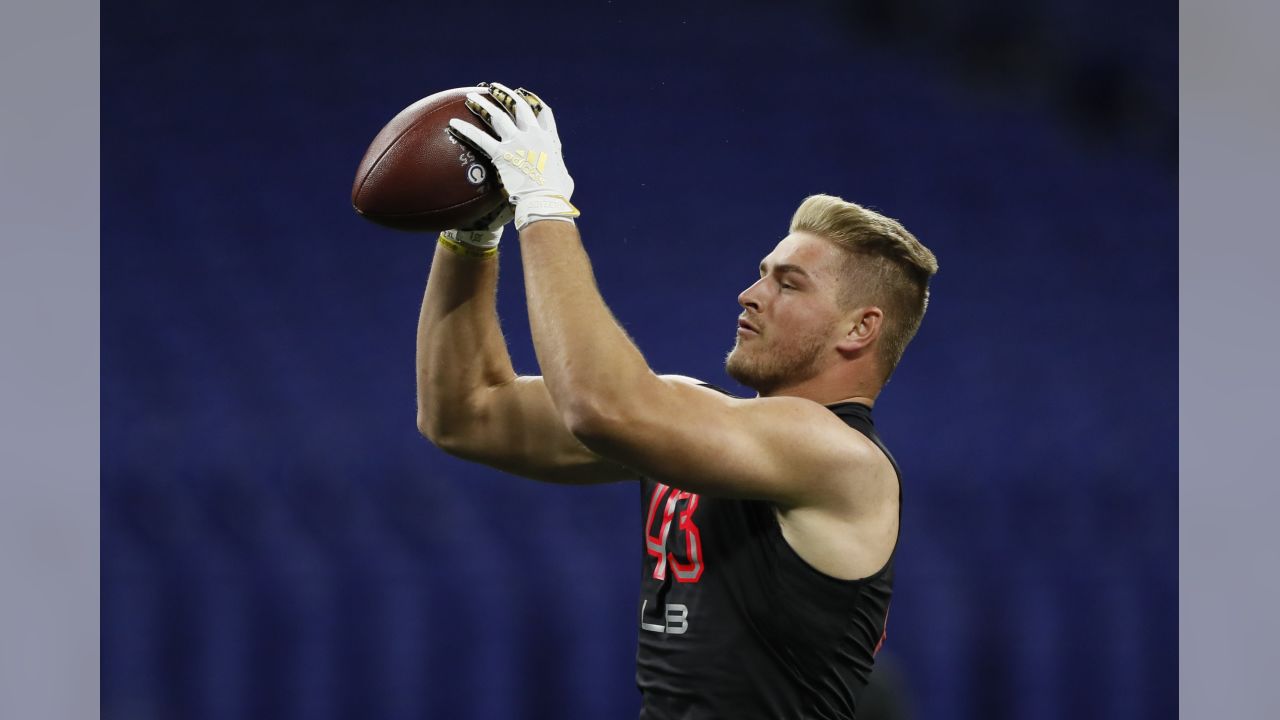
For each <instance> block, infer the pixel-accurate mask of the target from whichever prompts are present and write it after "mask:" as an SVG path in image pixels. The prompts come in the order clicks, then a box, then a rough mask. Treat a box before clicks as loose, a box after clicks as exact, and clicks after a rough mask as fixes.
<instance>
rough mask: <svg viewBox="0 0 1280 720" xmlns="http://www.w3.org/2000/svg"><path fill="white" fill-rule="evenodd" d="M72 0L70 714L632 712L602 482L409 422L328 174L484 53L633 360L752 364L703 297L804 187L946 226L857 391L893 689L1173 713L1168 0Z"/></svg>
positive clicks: (1077, 711)
mask: <svg viewBox="0 0 1280 720" xmlns="http://www.w3.org/2000/svg"><path fill="white" fill-rule="evenodd" d="M104 10H105V11H104V13H103V30H102V32H103V35H102V61H103V71H102V83H103V85H102V139H103V147H102V181H103V182H102V207H103V210H102V291H103V295H102V404H103V429H102V490H103V495H102V498H103V500H102V502H103V518H102V520H103V523H102V532H103V537H102V540H103V543H102V569H103V588H102V661H103V668H102V673H103V675H102V680H103V685H102V700H103V716H104V717H105V718H122V719H123V718H130V719H134V718H139V719H149V718H157V719H159V718H166V719H167V718H210V719H215V718H216V719H223V718H227V719H230V718H258V717H262V718H268V717H269V718H307V719H317V720H323V719H325V718H348V717H352V718H354V717H360V718H514V717H519V718H553V717H554V718H560V717H575V718H577V717H582V718H618V717H633V716H634V715H635V713H636V710H637V708H638V694H637V693H636V690H635V688H634V683H633V676H634V667H633V661H634V644H635V633H636V628H635V622H636V607H635V602H636V600H635V593H636V589H637V562H638V556H639V552H640V542H641V541H640V518H639V517H638V505H639V503H638V500H637V498H636V493H637V490H636V488H635V487H634V486H633V485H629V484H627V485H617V486H610V487H602V488H562V487H557V486H550V485H542V484H537V483H533V482H530V481H526V480H522V479H518V478H514V477H511V476H507V475H503V474H500V473H497V472H495V471H491V470H487V469H485V468H482V467H479V466H474V465H469V464H466V463H463V462H461V461H457V460H454V459H451V458H448V457H447V456H445V455H443V454H442V453H440V452H439V451H437V450H435V449H434V448H432V447H431V446H430V445H428V444H427V443H426V442H425V441H424V440H422V439H421V438H420V437H419V436H418V435H417V432H416V430H415V428H414V396H413V380H414V379H413V336H414V330H415V326H416V321H417V309H418V304H419V302H420V300H421V293H422V287H423V282H424V281H425V278H426V273H427V270H428V267H429V258H430V255H431V252H432V249H433V238H432V237H430V236H418V235H413V234H407V233H396V232H392V231H388V230H385V229H382V228H379V227H376V226H373V225H371V224H369V223H367V222H365V221H363V220H361V219H360V218H359V217H358V216H356V215H355V213H354V212H352V211H351V209H350V204H349V193H350V186H351V181H352V178H353V174H354V171H355V167H356V164H357V163H358V162H359V160H360V157H361V155H362V154H363V152H364V149H365V146H366V145H367V143H368V141H369V140H370V139H371V138H372V137H373V135H374V134H375V133H376V132H377V131H378V129H379V128H380V127H381V126H382V124H383V123H385V122H386V121H387V120H388V119H390V117H391V116H392V115H394V114H395V113H396V112H397V111H398V110H400V109H401V108H402V107H403V106H405V105H407V104H409V103H410V102H412V101H413V100H416V99H417V98H419V97H421V96H424V95H427V94H430V93H432V92H435V91H437V90H441V89H445V88H449V87H456V86H461V85H469V84H472V83H475V82H478V81H481V80H499V81H502V82H506V83H508V84H511V85H522V86H525V87H529V88H531V89H534V90H536V91H537V92H538V93H539V94H540V95H541V96H542V97H543V98H545V99H546V100H547V101H548V102H549V103H550V104H551V105H552V106H553V107H554V108H555V109H556V113H557V118H558V120H559V124H560V130H561V136H562V139H563V141H564V144H565V153H566V161H567V163H568V166H569V168H570V171H571V172H572V173H573V175H574V177H575V179H576V181H577V187H578V190H577V192H576V193H575V196H574V200H575V203H576V204H577V205H578V206H579V207H581V208H582V209H583V217H582V219H581V222H580V223H579V227H580V228H581V229H582V232H583V235H584V239H585V242H586V244H587V248H588V250H589V252H590V253H591V256H592V259H593V262H594V263H595V269H596V274H597V278H598V279H599V282H600V285H601V288H602V291H603V293H604V296H605V299H606V301H607V302H608V303H609V304H610V306H611V308H612V309H613V311H614V312H615V314H616V315H617V316H618V318H619V319H620V321H621V322H622V323H623V324H624V325H625V327H626V329H627V331H628V332H629V333H631V334H632V336H633V337H634V338H635V339H636V341H637V343H638V345H639V346H640V348H641V349H642V350H643V351H644V352H645V354H646V357H647V358H648V359H649V361H650V364H651V366H652V367H653V368H654V369H655V370H657V371H659V372H675V373H682V374H688V375H694V376H698V377H701V378H703V379H706V380H708V381H711V382H716V383H720V384H724V385H726V386H728V387H730V388H731V389H736V390H738V391H739V392H742V393H744V394H745V393H746V391H745V390H743V389H741V388H736V387H735V386H734V385H733V383H732V382H731V381H729V380H728V379H727V378H725V377H724V375H723V370H722V360H723V355H724V353H725V352H726V351H727V350H728V348H729V347H730V345H731V344H732V342H733V332H734V329H735V320H734V318H735V316H736V313H737V305H736V301H735V297H736V295H737V293H738V292H739V291H740V290H741V289H742V288H744V287H745V286H746V285H747V284H748V283H749V282H751V280H752V278H753V276H754V275H755V272H756V270H755V266H756V264H757V262H758V261H759V258H760V257H761V256H762V255H764V254H765V253H767V252H768V250H769V249H770V248H771V247H772V246H773V244H774V243H775V242H776V241H777V240H778V239H779V238H780V237H781V236H782V235H783V234H785V231H786V223H787V221H788V219H789V217H790V214H791V212H792V210H793V209H794V207H795V206H796V205H797V204H798V203H799V201H800V200H801V199H802V198H803V197H804V196H805V195H808V194H811V193H814V192H828V193H833V194H838V195H841V196H843V197H845V198H847V199H851V200H856V201H858V202H861V203H864V204H868V205H871V206H873V207H876V208H877V209H880V210H881V211H883V212H885V213H887V214H890V215H893V216H895V217H898V218H900V219H901V220H903V222H904V223H905V224H906V225H907V227H908V228H910V229H911V230H912V231H913V232H914V233H915V234H916V235H917V236H918V237H920V238H921V240H922V241H923V242H924V243H925V244H926V245H928V246H929V247H930V248H931V249H933V250H934V251H935V253H937V255H938V258H939V261H940V264H941V271H940V273H939V275H938V276H937V278H936V280H935V283H934V285H933V292H932V304H931V307H930V310H929V313H928V315H927V317H926V318H925V322H924V325H923V327H922V329H921V332H920V334H919V336H918V337H917V339H916V340H915V341H914V343H913V344H912V346H911V347H910V349H909V350H908V352H907V354H906V356H905V359H904V361H903V363H902V365H901V366H900V368H899V370H898V372H897V373H896V374H895V376H894V379H893V381H892V382H891V383H890V385H889V386H888V388H887V389H886V391H885V392H884V394H883V395H882V396H881V398H880V402H879V403H878V404H877V408H876V416H877V423H878V425H879V427H880V429H881V432H882V435H883V437H884V438H885V440H886V442H887V443H888V444H889V446H890V447H891V448H892V449H893V450H894V452H895V454H896V455H897V457H898V459H899V461H900V462H901V464H902V466H903V470H904V473H905V481H904V493H905V505H904V515H903V528H902V532H903V534H902V541H901V549H900V552H899V560H898V581H897V586H896V590H895V598H894V604H893V610H892V614H891V617H890V623H889V629H888V630H889V637H888V641H887V643H886V650H885V652H884V654H882V657H885V658H886V660H887V661H888V662H892V663H893V664H894V667H895V668H896V669H897V670H898V671H899V674H900V676H901V678H902V683H903V684H904V686H905V688H906V689H905V693H906V696H907V698H908V699H909V701H910V704H911V706H912V708H913V710H914V715H915V716H917V717H920V718H930V719H932V718H939V719H948V718H983V719H992V718H1019V719H1023V718H1026V719H1033V720H1039V719H1041V718H1045V719H1050V718H1077V717H1095V718H1117V719H1119V718H1126V719H1128V718H1168V717H1173V716H1174V714H1175V713H1176V710H1175V702H1176V695H1177V693H1176V688H1177V664H1176V663H1177V651H1176V648H1177V624H1176V623H1177V600H1176V583H1177V571H1176V567H1177V546H1176V532H1177V525H1176V517H1177V494H1176V473H1177V461H1176V432H1177V424H1176V407H1177V390H1176V373H1177V360H1176V354H1175V353H1176V341H1177V331H1176V327H1177V313H1176V283H1177V257H1176V254H1175V253H1176V238H1177V227H1176V218H1175V207H1176V206H1175V203H1176V190H1177V186H1176V177H1175V174H1174V171H1175V163H1176V157H1175V156H1174V150H1173V147H1174V145H1173V143H1174V140H1175V137H1176V119H1175V118H1174V116H1173V107H1174V102H1175V100H1176V98H1175V95H1174V93H1175V92H1176V70H1177V68H1176V55H1175V48H1176V45H1175V43H1176V22H1175V19H1174V18H1175V16H1174V6H1173V5H1172V4H1167V5H1166V4H1156V3H1125V4H1121V5H1117V4H1115V3H1101V2H1096V1H1094V2H1086V3H1083V4H1081V3H1066V2H1060V1H1057V0H1055V1H1054V2H1049V3H1044V4H1041V5H1036V6H1034V7H1025V6H1024V4H1022V3H1013V2H986V3H978V4H959V3H957V4H952V3H945V2H931V1H929V0H917V1H915V2H910V3H891V2H858V3H849V4H843V3H834V2H807V3H793V4H790V5H787V6H785V7H783V6H781V5H774V4H770V3H763V2H740V3H734V4H724V3H703V4H700V5H699V6H698V7H696V8H684V7H681V6H678V5H675V4H665V3H648V4H644V5H641V4H629V3H622V2H613V3H608V2H605V3H601V2H593V3H581V4H573V3H554V2H553V3H550V4H542V5H539V6H537V7H536V8H535V7H533V6H530V5H517V4H514V3H510V4H507V5H504V4H501V3H498V4H487V5H474V6H460V5H453V6H448V7H429V6H426V5H423V4H414V3H381V4H377V5H375V6H366V7H360V6H357V5H356V4H333V3H324V2H321V3H313V4H309V5H305V6H292V7H289V6H285V5H283V4H280V5H258V4H251V3H248V2H232V3H226V4H222V5H218V6H216V7H215V6H198V7H197V6H186V7H180V8H179V7H176V6H173V5H172V4H171V3H160V2H142V1H141V0H125V1H124V2H121V3H117V4H114V5H112V6H110V7H107V8H104ZM509 239H510V238H509ZM505 247H506V248H507V250H506V252H505V253H504V258H503V265H504V278H503V285H502V288H501V291H500V312H501V314H502V316H503V318H504V319H505V324H504V328H505V330H506V334H507V337H508V340H509V343H510V345H511V349H512V355H513V358H514V359H515V363H516V367H517V370H519V371H522V372H528V373H536V372H537V367H536V363H535V360H534V356H533V352H532V346H531V344H530V342H529V335H528V329H527V324H526V322H525V318H524V309H523V288H522V286H521V283H520V277H519V271H518V270H519V265H518V263H519V253H518V248H517V246H516V243H514V242H509V243H508V245H506V246H505Z"/></svg>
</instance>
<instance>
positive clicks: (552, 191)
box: [449, 83, 579, 230]
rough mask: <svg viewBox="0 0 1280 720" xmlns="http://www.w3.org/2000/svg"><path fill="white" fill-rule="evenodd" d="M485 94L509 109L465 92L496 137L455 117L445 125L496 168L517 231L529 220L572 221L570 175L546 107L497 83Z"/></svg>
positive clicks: (523, 92) (470, 105)
mask: <svg viewBox="0 0 1280 720" xmlns="http://www.w3.org/2000/svg"><path fill="white" fill-rule="evenodd" d="M489 94H490V95H492V96H493V97H494V99H496V100H497V101H498V102H500V103H502V104H503V105H504V106H506V107H508V108H510V109H511V114H510V115H508V114H507V112H505V111H503V110H500V109H498V107H497V106H495V105H494V104H493V103H491V102H490V101H489V100H487V99H485V98H484V96H482V95H480V94H479V93H468V94H467V107H468V108H469V109H470V110H471V111H472V112H473V113H475V114H476V115H477V116H478V117H479V118H480V119H481V120H483V121H484V122H485V123H487V124H488V125H489V127H491V128H493V131H494V132H495V133H497V135H498V137H499V138H500V139H498V140H495V139H494V138H492V137H491V136H489V134H488V133H485V132H484V131H483V130H480V129H479V128H476V127H473V126H471V125H468V124H467V123H464V122H462V121H461V120H450V121H449V128H450V130H452V131H453V133H454V134H455V135H456V136H457V137H458V138H459V139H461V140H463V141H465V142H467V143H468V144H469V145H471V146H472V147H474V148H475V149H476V150H478V151H480V152H482V153H484V154H485V155H487V156H489V159H490V160H492V161H493V164H494V166H495V167H497V168H498V177H499V178H500V179H501V181H502V186H503V188H505V189H506V191H507V195H508V197H510V198H511V204H513V205H515V217H516V229H517V230H522V229H524V227H525V226H526V225H528V224H529V223H531V222H534V221H535V220H562V221H565V222H573V219H574V218H576V217H578V215H579V213H578V209H577V208H575V207H574V206H573V205H572V204H571V203H570V202H569V198H570V197H571V196H572V195H573V178H571V177H569V171H568V170H567V169H566V168H565V166H564V159H563V158H562V157H561V153H560V136H559V134H557V133H556V120H555V116H554V115H553V114H552V112H551V108H550V107H548V106H547V104H546V103H544V102H542V101H541V100H540V99H539V98H538V97H537V96H536V95H534V94H533V93H530V92H528V91H527V90H523V89H521V90H511V89H510V88H508V87H507V86H505V85H500V84H498V83H493V84H492V85H490V86H489ZM531 101H532V102H533V103H536V104H537V105H538V106H539V109H540V111H539V112H537V113H535V112H534V109H533V106H532V105H531V104H530V102H531ZM513 116H514V119H513Z"/></svg>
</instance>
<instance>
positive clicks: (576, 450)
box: [416, 246, 632, 483]
mask: <svg viewBox="0 0 1280 720" xmlns="http://www.w3.org/2000/svg"><path fill="white" fill-rule="evenodd" d="M497 284H498V261H497V258H496V257H492V258H486V259H478V258H469V257H463V256H461V255H458V254H455V253H453V252H450V251H449V250H446V249H445V248H443V247H440V246H437V248H436V251H435V257H434V260H433V261H432V264H431V273H430V275H429V276H428V279H427V289H426V292H425V294H424V296H423V301H422V310H421V313H420V314H419V317H418V338H417V362H416V365H417V381H418V430H419V431H420V432H421V433H422V434H423V436H425V437H426V438H427V439H428V440H430V441H431V442H432V443H434V444H435V445H437V446H438V447H440V448H441V449H442V450H444V451H445V452H448V453H449V454H451V455H456V456H458V457H462V458H465V459H468V460H473V461H475V462H479V463H483V464H485V465H489V466H492V467H495V468H498V469H500V470H504V471H506V472H510V473H514V474H517V475H523V476H525V477H531V478H534V479H537V480H545V481H550V482H559V483H593V482H608V481H611V480H619V479H623V478H626V477H629V476H632V474H631V473H629V471H627V470H626V469H625V468H623V467H621V466H620V465H618V464H616V463H614V462H611V461H608V460H603V459H601V458H600V457H599V456H598V455H596V454H595V453H593V452H591V451H590V450H588V449H587V448H586V447H585V446H583V445H582V443H581V442H579V441H578V440H577V439H576V438H575V437H574V436H573V434H572V433H570V432H569V431H568V429H567V428H566V427H565V425H564V423H563V422H562V421H561V419H560V415H559V413H557V412H556V410H555V406H554V405H552V403H551V398H550V396H549V395H548V393H547V389H546V386H545V384H544V383H543V380H542V378H541V377H519V376H517V375H516V372H515V370H514V369H513V368H512V365H511V356H510V355H509V353H508V352H507V346H506V342H505V341H504V340H503V337H502V331H501V328H500V326H499V323H498V313H497V304H496V297H497Z"/></svg>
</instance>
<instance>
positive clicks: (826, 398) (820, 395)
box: [759, 377, 880, 407]
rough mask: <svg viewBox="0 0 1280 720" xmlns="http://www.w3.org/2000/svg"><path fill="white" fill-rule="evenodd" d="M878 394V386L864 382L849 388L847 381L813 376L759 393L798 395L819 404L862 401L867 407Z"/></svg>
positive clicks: (761, 394) (769, 395)
mask: <svg viewBox="0 0 1280 720" xmlns="http://www.w3.org/2000/svg"><path fill="white" fill-rule="evenodd" d="M851 391H852V392H851ZM879 394H880V391H879V388H874V387H872V386H871V385H869V384H866V383H854V384H853V387H852V388H851V387H850V383H848V382H847V381H846V382H843V383H841V382H836V381H834V380H833V379H832V378H830V377H826V378H824V377H815V378H810V379H808V380H805V381H804V382H799V383H795V384H793V385H786V386H784V387H780V388H775V389H773V390H770V391H769V392H762V393H759V397H779V396H784V397H800V398H804V399H806V400H812V401H814V402H816V403H818V404H819V405H835V404H836V403H842V402H856V403H862V404H863V405H866V406H867V407H873V406H874V405H875V402H876V396H878V395H879Z"/></svg>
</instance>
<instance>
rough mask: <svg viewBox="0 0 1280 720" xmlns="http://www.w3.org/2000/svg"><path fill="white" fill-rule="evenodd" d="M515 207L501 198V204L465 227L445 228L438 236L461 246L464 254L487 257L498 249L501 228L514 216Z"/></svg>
mask: <svg viewBox="0 0 1280 720" xmlns="http://www.w3.org/2000/svg"><path fill="white" fill-rule="evenodd" d="M515 212H516V211H515V208H514V207H512V206H511V203H509V202H507V201H505V200H503V201H502V204H501V205H499V206H498V207H496V208H494V209H493V210H491V211H490V212H489V213H488V214H487V215H485V216H484V217H482V218H480V219H479V220H476V221H475V222H474V223H472V224H471V225H469V226H468V227H465V228H459V229H457V230H445V231H444V232H442V233H440V237H442V238H444V239H445V240H447V241H451V242H454V243H457V244H459V245H462V246H463V250H464V251H466V252H465V253H464V254H467V255H473V256H476V257H488V256H489V255H492V254H494V253H496V252H497V251H498V241H499V240H501V239H502V228H503V226H504V225H506V224H507V223H509V222H511V218H512V217H514V216H515Z"/></svg>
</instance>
